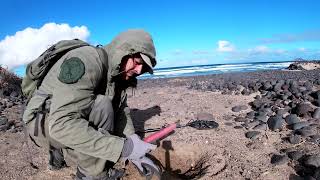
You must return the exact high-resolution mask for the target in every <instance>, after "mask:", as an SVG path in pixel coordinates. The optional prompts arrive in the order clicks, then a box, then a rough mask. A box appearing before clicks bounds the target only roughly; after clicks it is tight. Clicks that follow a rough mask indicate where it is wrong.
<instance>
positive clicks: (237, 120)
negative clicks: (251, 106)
mask: <svg viewBox="0 0 320 180" xmlns="http://www.w3.org/2000/svg"><path fill="white" fill-rule="evenodd" d="M234 121H236V122H246V121H248V119H247V118H244V117H236V118H235V119H234Z"/></svg>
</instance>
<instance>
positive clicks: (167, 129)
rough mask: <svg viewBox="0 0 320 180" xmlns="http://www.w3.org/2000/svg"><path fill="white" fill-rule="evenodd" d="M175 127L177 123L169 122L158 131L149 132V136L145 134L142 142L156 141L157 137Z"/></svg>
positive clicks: (168, 132) (164, 134)
mask: <svg viewBox="0 0 320 180" xmlns="http://www.w3.org/2000/svg"><path fill="white" fill-rule="evenodd" d="M176 128H177V124H176V123H173V124H170V125H169V126H167V127H165V128H163V129H161V130H160V131H158V132H156V133H153V134H151V135H150V136H147V137H145V138H144V139H143V141H144V142H147V143H150V142H153V141H156V140H158V139H161V138H162V137H164V136H166V135H168V134H170V133H171V132H172V131H173V130H175V129H176Z"/></svg>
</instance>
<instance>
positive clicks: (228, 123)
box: [224, 122, 233, 126]
mask: <svg viewBox="0 0 320 180" xmlns="http://www.w3.org/2000/svg"><path fill="white" fill-rule="evenodd" d="M224 124H225V125H226V126H232V125H233V124H232V123H231V122H225V123H224Z"/></svg>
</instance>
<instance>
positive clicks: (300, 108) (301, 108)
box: [293, 103, 312, 116]
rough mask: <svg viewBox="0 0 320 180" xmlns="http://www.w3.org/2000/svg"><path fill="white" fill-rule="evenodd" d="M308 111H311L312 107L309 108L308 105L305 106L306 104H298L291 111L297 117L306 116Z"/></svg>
mask: <svg viewBox="0 0 320 180" xmlns="http://www.w3.org/2000/svg"><path fill="white" fill-rule="evenodd" d="M310 111H312V107H311V106H310V104H307V103H300V104H298V105H297V107H296V108H295V109H294V110H293V112H294V113H295V114H297V115H298V116H304V115H307V114H308V113H309V112H310Z"/></svg>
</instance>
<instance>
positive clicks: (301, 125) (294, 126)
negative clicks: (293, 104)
mask: <svg viewBox="0 0 320 180" xmlns="http://www.w3.org/2000/svg"><path fill="white" fill-rule="evenodd" d="M309 124H310V123H309V122H307V121H301V122H297V123H295V124H292V125H291V126H292V129H293V130H298V129H301V128H304V127H306V126H308V125H309Z"/></svg>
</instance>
